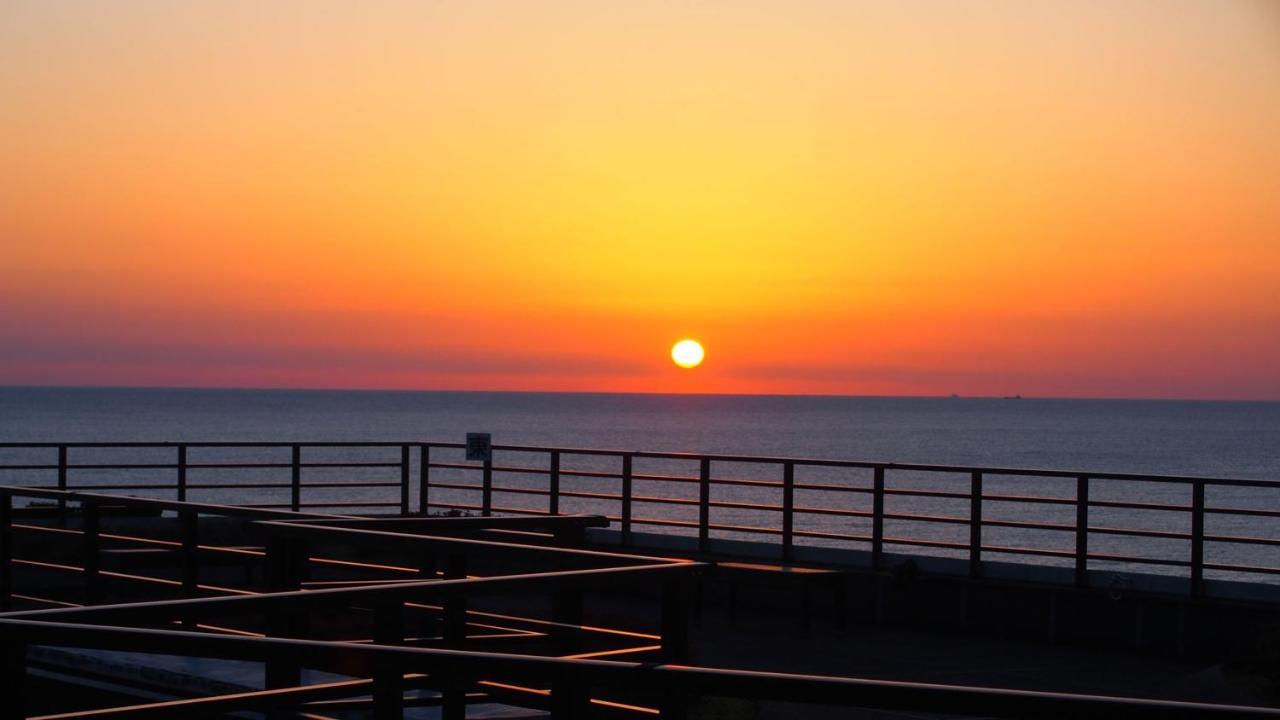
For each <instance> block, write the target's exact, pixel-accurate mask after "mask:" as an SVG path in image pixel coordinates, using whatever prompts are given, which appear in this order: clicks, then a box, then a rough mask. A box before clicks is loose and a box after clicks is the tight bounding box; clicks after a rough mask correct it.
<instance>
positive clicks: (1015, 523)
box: [982, 518, 1076, 547]
mask: <svg viewBox="0 0 1280 720" xmlns="http://www.w3.org/2000/svg"><path fill="white" fill-rule="evenodd" d="M982 526H983V527H1002V528H1014V529H1018V530H1061V531H1066V532H1075V531H1076V526H1075V525H1064V524H1062V523H1039V522H1029V521H1026V520H988V519H986V518H983V519H982ZM984 547H985V546H984Z"/></svg>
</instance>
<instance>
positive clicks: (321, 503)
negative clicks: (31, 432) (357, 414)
mask: <svg viewBox="0 0 1280 720" xmlns="http://www.w3.org/2000/svg"><path fill="white" fill-rule="evenodd" d="M462 448H463V444H462V443H448V442H354V443H343V442H311V443H267V442H247V443H174V444H170V443H5V444H0V451H8V452H10V453H12V452H15V451H18V450H22V451H25V452H45V453H56V455H55V456H54V458H46V460H45V461H43V462H25V463H14V462H10V463H7V464H0V482H5V481H6V480H5V478H6V477H10V476H11V474H15V473H18V472H23V473H27V474H28V476H29V474H31V473H37V474H38V473H44V474H45V475H44V478H43V479H44V482H45V483H47V484H46V485H45V486H47V487H55V488H58V489H69V488H74V489H92V490H95V491H100V490H130V491H143V490H145V491H148V492H158V491H159V492H173V493H174V494H175V496H176V497H177V498H178V499H180V500H182V499H186V498H187V497H189V496H190V494H192V493H196V492H210V491H213V492H218V493H224V494H225V493H239V494H241V495H243V494H246V493H249V492H252V491H275V492H279V493H284V492H285V491H287V493H288V502H270V503H246V504H252V505H260V506H263V507H272V508H287V509H290V510H295V511H296V510H304V509H311V508H324V509H330V510H339V511H344V510H346V509H349V508H365V509H377V508H384V509H394V510H395V511H397V512H399V513H401V514H409V513H413V512H417V513H423V514H425V513H429V512H432V511H455V512H467V513H477V514H480V515H486V516H487V515H491V514H494V513H508V514H526V515H539V514H557V513H560V512H563V511H564V510H565V509H566V508H571V509H573V510H575V511H585V512H598V513H601V514H604V515H606V516H607V517H608V518H609V519H610V520H612V521H613V522H615V523H617V527H618V529H619V531H620V533H621V540H622V543H623V544H624V545H627V544H631V543H632V541H633V540H634V535H635V532H636V530H637V528H645V529H656V530H657V531H660V532H666V533H675V534H685V535H691V536H694V537H696V543H697V549H698V550H700V551H702V552H709V551H711V550H712V545H713V541H714V540H715V539H717V538H748V537H750V538H756V539H764V540H765V541H766V542H771V543H772V544H774V545H775V546H776V548H777V552H778V555H779V556H780V557H782V558H784V559H788V560H789V559H793V558H794V557H795V556H796V551H797V549H798V548H803V547H805V546H810V545H828V546H839V547H847V548H853V549H860V550H865V551H866V552H867V557H868V559H869V563H870V564H871V565H872V566H873V567H883V566H884V564H885V562H886V557H887V555H888V554H889V553H890V552H893V553H895V554H896V555H902V554H904V553H917V554H932V555H937V554H943V555H949V556H952V557H958V558H960V559H963V560H967V567H968V573H969V574H970V575H971V576H974V577H979V576H981V575H983V573H984V563H986V562H987V561H990V560H993V559H1008V560H1012V561H1019V559H1021V561H1023V562H1027V561H1034V562H1036V563H1047V564H1056V565H1060V566H1065V567H1068V568H1070V569H1071V571H1072V577H1073V578H1074V582H1075V583H1076V584H1077V585H1080V586H1086V585H1088V584H1089V583H1090V570H1091V569H1094V568H1098V567H1104V568H1105V567H1113V568H1114V567H1116V566H1123V567H1125V568H1128V569H1130V570H1132V569H1135V568H1138V569H1146V570H1149V571H1153V572H1157V573H1164V574H1180V575H1181V576H1182V577H1185V578H1186V581H1187V582H1186V589H1187V592H1188V593H1189V594H1191V595H1193V596H1198V595H1202V594H1204V593H1205V580H1206V574H1211V575H1212V574H1215V573H1216V574H1217V575H1218V576H1222V577H1230V578H1233V579H1244V580H1251V581H1263V582H1274V581H1275V578H1276V577H1277V576H1280V562H1277V563H1272V562H1266V561H1259V560H1257V559H1256V557H1257V556H1261V555H1265V554H1267V553H1273V552H1275V550H1274V549H1276V548H1280V538H1278V537H1277V533H1276V529H1277V528H1280V522H1278V521H1280V503H1275V502H1274V500H1280V494H1275V495H1269V494H1268V493H1275V491H1276V490H1280V484H1277V483H1273V482H1268V481H1262V480H1245V479H1233V478H1201V477H1186V476H1172V475H1155V474H1135V473H1103V472H1080V471H1068V470H1041V469H1025V468H1008V467H973V466H950V465H926V464H913V463H892V462H870V461H854V460H831V459H815V458H788V457H763V456H746V455H714V454H700V453H677V452H646V451H625V450H600V449H579V448H562V447H540V446H518V445H498V446H494V448H493V450H494V453H493V459H491V460H490V461H487V462H484V463H476V462H467V461H465V460H463V459H462V457H461V450H462ZM104 451H112V452H119V451H137V452H141V451H148V452H160V453H167V454H168V457H167V458H165V459H159V460H154V459H153V460H151V461H147V462H142V461H138V460H133V461H115V462H107V461H103V460H101V459H97V460H88V461H78V462H73V460H75V457H74V456H75V455H81V454H85V453H95V452H104ZM214 451H217V452H228V451H234V452H235V453H238V454H240V455H245V454H250V455H253V456H254V458H253V459H241V460H210V459H204V458H202V457H200V455H201V454H204V453H209V452H214ZM326 452H328V453H337V454H336V455H334V454H330V455H327V456H326V455H324V453H326ZM270 453H275V454H276V456H274V457H270V458H268V457H267V455H269V454H270ZM361 453H375V455H360V454H361ZM356 455H359V457H356ZM242 471H254V472H268V471H272V472H276V473H285V474H287V479H286V477H280V478H277V479H272V480H260V481H259V480H254V481H246V482H239V481H234V482H233V481H228V480H226V479H221V478H213V479H205V480H199V479H197V478H195V477H193V476H194V475H196V474H200V475H202V476H207V475H209V474H210V473H219V474H224V473H232V472H242ZM91 472H97V473H101V472H115V473H130V472H149V473H155V472H163V473H170V472H171V473H172V475H171V476H170V480H169V481H167V482H165V481H161V482H155V481H152V482H131V481H129V480H128V479H127V478H126V479H123V480H122V479H115V480H109V481H106V482H102V481H95V482H81V481H78V478H79V477H80V476H81V475H83V474H88V473H91ZM333 472H339V473H361V474H362V477H361V478H359V479H336V480H328V479H311V477H312V476H313V475H317V474H319V473H333ZM370 473H383V475H382V476H381V477H376V478H375V477H370V476H369V474H370ZM761 473H763V475H761ZM814 475H817V477H812V476H814ZM326 477H327V476H326ZM50 481H52V482H50ZM1032 481H1035V482H1036V483H1039V484H1040V486H1041V487H1040V488H1039V491H1038V492H1026V491H1025V490H1023V489H1021V488H1022V485H1025V484H1027V483H1030V482H1032ZM10 482H11V481H10ZM1045 483H1049V484H1048V485H1045ZM22 484H24V485H26V484H31V483H29V482H28V481H26V480H24V481H23V483H22ZM1135 486H1141V487H1142V488H1143V490H1141V491H1135V490H1134V488H1135ZM655 487H656V488H658V490H657V491H655V490H651V488H655ZM1126 488H1127V489H1128V491H1127V492H1117V489H1126ZM383 492H386V493H389V494H390V497H388V496H387V495H375V494H374V493H383ZM317 493H320V494H325V495H327V497H326V498H320V499H313V498H314V497H315V495H316V494H317ZM335 493H342V494H344V495H345V496H346V497H335V495H334V494H335ZM1242 493H1243V495H1242ZM1248 493H1257V494H1263V495H1266V497H1267V498H1270V499H1269V500H1266V501H1265V502H1264V501H1257V500H1256V498H1254V497H1253V496H1248ZM1232 494H1234V495H1235V496H1237V500H1235V501H1234V502H1232V501H1231V500H1226V501H1224V500H1221V499H1217V500H1214V501H1211V499H1210V498H1216V497H1221V496H1227V495H1232ZM354 495H360V498H359V499H355V500H353V499H350V496H354ZM415 495H416V497H415ZM1148 495H1156V496H1157V497H1156V498H1154V499H1151V498H1149V497H1146V496H1148ZM244 500H245V498H243V497H237V501H240V502H243V501H244ZM1267 505H1271V506H1273V507H1274V508H1275V509H1271V508H1270V507H1267ZM921 507H924V508H925V510H921V509H920V508H921ZM654 508H660V509H659V510H656V511H655V510H654ZM939 508H940V509H939ZM931 510H936V511H931ZM726 514H728V515H729V516H730V517H729V519H724V517H723V516H724V515H726ZM748 516H749V517H754V518H760V517H761V516H763V517H764V518H765V519H764V520H757V521H756V522H750V521H747V520H743V519H741V518H743V517H748ZM1134 519H1143V520H1146V522H1145V523H1142V522H1139V523H1135V522H1132V521H1133V520H1134ZM815 521H819V522H817V523H815ZM1135 525H1145V526H1143V527H1139V526H1135ZM1219 526H1221V527H1222V528H1223V529H1221V530H1218V529H1216V528H1217V527H1219ZM1002 537H1012V538H1013V540H1002V539H1001V538H1002ZM1019 538H1029V539H1026V540H1020V539H1019ZM1171 544H1173V545H1176V547H1175V548H1174V549H1173V550H1172V551H1170V550H1169V548H1170V545H1171ZM1241 558H1243V560H1242V559H1241Z"/></svg>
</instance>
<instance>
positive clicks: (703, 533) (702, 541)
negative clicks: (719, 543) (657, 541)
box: [698, 457, 711, 553]
mask: <svg viewBox="0 0 1280 720" xmlns="http://www.w3.org/2000/svg"><path fill="white" fill-rule="evenodd" d="M710 549H711V458H708V457H704V458H702V463H701V468H700V470H699V477H698V552H703V553H705V552H708V551H709V550H710Z"/></svg>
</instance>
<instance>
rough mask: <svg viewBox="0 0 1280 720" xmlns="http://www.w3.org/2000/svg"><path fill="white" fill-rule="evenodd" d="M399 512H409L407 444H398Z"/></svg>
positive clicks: (404, 513) (406, 513)
mask: <svg viewBox="0 0 1280 720" xmlns="http://www.w3.org/2000/svg"><path fill="white" fill-rule="evenodd" d="M400 514H401V515H408V514H409V446H408V445H401V446H400Z"/></svg>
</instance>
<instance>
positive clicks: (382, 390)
mask: <svg viewBox="0 0 1280 720" xmlns="http://www.w3.org/2000/svg"><path fill="white" fill-rule="evenodd" d="M0 389H6V390H7V389H27V390H207V391H213V392H216V391H252V392H333V393H341V392H346V393H352V392H365V393H455V394H476V395H484V394H487V395H497V394H519V395H641V396H647V395H652V396H681V397H762V398H770V397H801V398H806V397H807V398H847V399H921V400H952V399H954V400H1081V401H1143V402H1204V403H1277V402H1280V398H1250V399H1245V398H1219V397H1138V396H1132V397H1131V396H1125V397H1098V396H1080V395H1023V394H1021V393H1016V392H1015V393H1014V394H1012V395H965V394H961V393H949V394H945V395H933V394H923V393H922V394H902V395H875V394H865V395H862V394H842V393H732V392H659V391H653V392H645V391H635V390H632V391H620V390H495V389H482V388H476V389H467V390H459V389H456V388H370V387H288V386H274V387H273V386H249V385H245V386H228V385H95V384H71V383H68V384H55V385H48V384H29V385H28V384H7V383H0Z"/></svg>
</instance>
